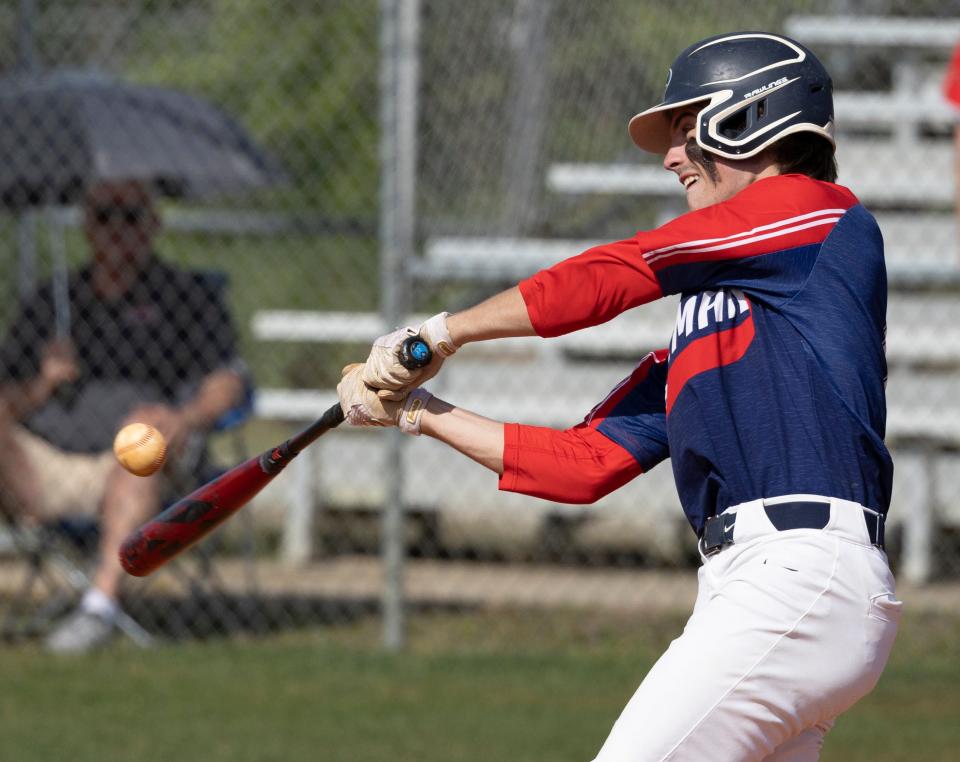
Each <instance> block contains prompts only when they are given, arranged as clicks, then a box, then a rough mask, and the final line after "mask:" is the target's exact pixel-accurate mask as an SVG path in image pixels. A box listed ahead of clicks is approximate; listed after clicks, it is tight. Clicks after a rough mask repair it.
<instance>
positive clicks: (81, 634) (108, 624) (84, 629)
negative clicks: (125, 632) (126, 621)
mask: <svg viewBox="0 0 960 762" xmlns="http://www.w3.org/2000/svg"><path fill="white" fill-rule="evenodd" d="M116 634H117V628H116V625H115V624H114V621H113V620H112V619H110V618H108V617H105V616H103V615H101V614H95V613H93V612H91V611H84V610H83V609H80V608H78V609H77V610H76V611H74V612H73V613H72V614H71V615H70V616H68V617H67V618H66V619H65V620H63V622H61V623H60V625H59V626H58V627H57V628H56V629H55V630H54V631H53V632H51V633H50V635H48V636H47V640H46V647H47V650H48V651H53V652H54V653H62V654H67V653H76V654H79V653H86V652H88V651H92V650H93V649H95V648H99V647H101V646H105V645H106V644H107V643H109V642H110V641H111V640H113V638H114V636H115V635H116Z"/></svg>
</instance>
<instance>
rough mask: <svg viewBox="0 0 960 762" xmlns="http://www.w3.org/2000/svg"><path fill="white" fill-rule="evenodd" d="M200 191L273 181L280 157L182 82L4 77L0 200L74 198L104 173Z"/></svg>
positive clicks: (180, 191) (170, 190) (169, 190)
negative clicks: (162, 84) (175, 84)
mask: <svg viewBox="0 0 960 762" xmlns="http://www.w3.org/2000/svg"><path fill="white" fill-rule="evenodd" d="M128 179H135V180H144V181H150V182H153V183H154V184H155V186H156V188H157V190H158V191H159V192H160V193H162V194H163V195H167V196H172V197H185V198H202V197H207V196H213V195H217V194H229V193H235V192H238V191H244V190H249V189H254V188H258V187H263V186H267V185H270V184H273V183H276V182H278V181H280V180H281V179H282V172H281V170H280V168H279V165H278V164H277V162H276V161H275V160H274V159H273V158H271V157H270V156H269V155H268V154H267V153H266V152H264V151H263V150H262V149H261V148H260V147H258V146H257V145H256V143H255V142H254V141H253V139H252V138H251V137H250V136H249V135H248V134H247V133H246V131H245V130H244V129H243V127H241V126H240V124H239V123H238V122H237V121H236V120H235V119H233V118H232V117H231V116H229V115H228V114H226V113H225V112H224V111H222V110H221V109H219V108H217V107H216V106H214V105H213V104H211V103H209V102H208V101H205V100H203V99H201V98H198V97H196V96H194V95H190V94H188V93H185V92H181V91H178V90H174V89H170V88H163V87H153V86H148V85H137V84H131V83H129V82H124V81H122V80H119V79H116V78H113V77H109V76H106V75H103V74H97V73H92V72H82V71H80V72H78V71H59V72H50V73H45V74H40V75H18V76H15V77H9V78H6V79H3V80H0V201H2V203H3V204H4V205H5V206H7V207H10V208H22V207H24V206H38V205H44V204H62V203H70V202H72V201H74V200H76V199H77V198H78V197H79V196H80V194H81V193H82V192H83V189H84V188H85V187H86V186H88V185H89V184H91V183H93V182H96V181H98V180H128Z"/></svg>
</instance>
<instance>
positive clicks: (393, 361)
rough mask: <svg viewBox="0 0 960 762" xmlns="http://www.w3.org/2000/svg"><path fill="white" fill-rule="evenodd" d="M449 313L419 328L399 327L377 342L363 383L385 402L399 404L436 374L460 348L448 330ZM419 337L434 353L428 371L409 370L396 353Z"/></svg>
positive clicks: (365, 369)
mask: <svg viewBox="0 0 960 762" xmlns="http://www.w3.org/2000/svg"><path fill="white" fill-rule="evenodd" d="M448 314H449V313H447V312H441V313H439V314H438V315H434V316H433V317H432V318H430V319H429V320H426V321H425V322H424V323H423V324H421V325H420V327H419V328H410V327H407V328H400V329H399V330H396V331H393V332H392V333H388V334H386V335H384V336H381V337H379V338H378V339H376V340H375V341H374V342H373V348H372V349H371V350H370V356H369V357H367V361H366V363H365V364H364V366H363V376H362V377H363V381H364V383H365V384H366V385H367V386H369V387H371V388H372V389H376V390H377V394H378V395H379V396H380V397H381V398H382V399H386V400H394V401H396V400H402V399H404V397H406V395H407V394H408V393H409V392H410V391H412V390H413V389H416V388H417V387H418V386H420V385H421V384H423V383H424V382H426V381H429V380H430V379H431V378H433V377H434V376H435V375H437V373H439V372H440V366H441V365H443V361H444V360H445V359H446V358H447V357H449V356H450V355H452V354H453V353H454V352H456V351H457V350H458V349H459V347H458V346H457V345H456V344H454V343H453V339H451V338H450V332H449V331H448V330H447V316H448ZM416 335H419V336H420V338H421V339H423V340H424V341H425V342H427V344H428V345H429V346H430V349H431V350H433V359H432V360H431V361H430V364H429V365H427V366H426V367H425V368H420V369H417V370H408V369H407V368H404V367H403V366H402V365H401V364H400V361H399V359H398V356H397V354H398V351H399V349H400V345H401V344H402V343H403V341H404V339H406V338H407V337H409V336H416Z"/></svg>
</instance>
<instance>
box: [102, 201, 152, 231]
mask: <svg viewBox="0 0 960 762" xmlns="http://www.w3.org/2000/svg"><path fill="white" fill-rule="evenodd" d="M148 214H149V210H148V209H147V207H145V206H141V205H133V204H104V205H102V206H96V207H94V209H93V219H94V220H96V222H97V224H98V225H116V224H117V223H122V224H124V225H130V226H134V225H139V224H140V223H142V222H143V221H144V220H145V219H146V218H147V215H148Z"/></svg>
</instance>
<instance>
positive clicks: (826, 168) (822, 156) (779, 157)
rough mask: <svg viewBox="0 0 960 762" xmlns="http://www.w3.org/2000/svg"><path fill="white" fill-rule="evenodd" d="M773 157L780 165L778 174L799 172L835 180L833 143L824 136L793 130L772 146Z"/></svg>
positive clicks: (835, 168) (835, 165) (829, 181)
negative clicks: (793, 131)
mask: <svg viewBox="0 0 960 762" xmlns="http://www.w3.org/2000/svg"><path fill="white" fill-rule="evenodd" d="M770 150H771V151H772V152H773V159H774V161H776V163H777V164H778V165H779V166H780V174H783V175H787V174H799V175H807V177H812V178H813V179H814V180H824V181H826V182H828V183H835V182H836V181H837V159H836V156H834V153H833V145H832V144H831V143H830V141H829V140H827V139H826V138H823V137H820V135H817V134H816V133H813V132H795V133H793V134H792V135H787V136H786V137H783V138H781V139H780V140H778V141H777V142H776V143H774V144H773V145H772V146H770Z"/></svg>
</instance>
